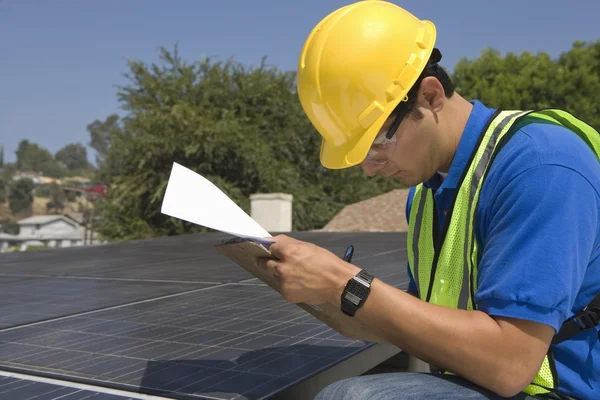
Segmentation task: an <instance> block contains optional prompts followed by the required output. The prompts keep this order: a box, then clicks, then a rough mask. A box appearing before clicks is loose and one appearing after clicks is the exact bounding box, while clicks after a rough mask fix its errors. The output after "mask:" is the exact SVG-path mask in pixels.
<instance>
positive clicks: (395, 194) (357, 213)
mask: <svg viewBox="0 0 600 400" xmlns="http://www.w3.org/2000/svg"><path fill="white" fill-rule="evenodd" d="M407 196H408V190H407V189H396V190H392V191H391V192H388V193H385V194H382V195H379V196H375V197H373V198H370V199H367V200H363V201H361V202H358V203H355V204H350V205H348V206H346V207H344V208H343V209H342V211H340V212H339V213H338V214H337V215H336V216H335V217H334V218H333V219H332V220H331V221H329V223H328V224H327V225H325V227H323V229H320V230H321V231H327V232H335V231H339V232H378V231H398V232H406V231H407V230H408V225H407V224H406V199H407Z"/></svg>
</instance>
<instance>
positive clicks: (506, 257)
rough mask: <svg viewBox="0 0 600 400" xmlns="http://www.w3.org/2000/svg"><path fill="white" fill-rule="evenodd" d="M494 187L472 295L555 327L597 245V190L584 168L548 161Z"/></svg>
mask: <svg viewBox="0 0 600 400" xmlns="http://www.w3.org/2000/svg"><path fill="white" fill-rule="evenodd" d="M492 187H493V189H490V192H489V194H488V195H487V196H486V201H487V202H489V205H483V206H482V207H484V208H485V211H483V213H482V221H483V222H481V225H480V231H481V242H482V243H483V246H482V248H483V251H482V252H481V253H480V254H481V258H480V262H479V266H478V279H477V282H478V288H477V292H476V295H475V303H476V305H477V307H478V309H479V310H481V311H483V312H486V313H488V314H490V315H495V316H503V317H513V318H521V319H526V320H531V321H536V322H540V323H544V324H547V325H550V326H552V327H553V328H554V329H555V330H558V329H559V327H560V325H561V324H562V323H563V321H564V320H565V319H566V318H567V317H568V316H569V315H570V312H571V309H572V307H573V303H574V299H575V297H576V296H577V293H578V291H579V288H580V286H581V284H582V280H583V276H584V274H585V272H586V269H587V266H588V263H589V261H590V256H591V254H592V251H593V248H594V245H595V241H596V237H597V227H598V207H599V204H600V202H599V198H598V193H597V191H596V190H595V188H594V187H593V186H592V185H591V184H590V182H589V181H588V180H587V179H586V178H585V177H584V176H582V175H581V174H580V173H579V172H577V171H575V170H573V169H571V168H569V167H565V166H560V165H549V164H543V165H536V166H534V167H532V168H529V169H527V170H526V171H524V172H522V173H520V174H519V175H517V176H515V177H513V178H512V179H511V180H510V182H509V183H507V184H506V185H493V186H492ZM482 200H484V199H483V192H482Z"/></svg>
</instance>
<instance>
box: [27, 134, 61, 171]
mask: <svg viewBox="0 0 600 400" xmlns="http://www.w3.org/2000/svg"><path fill="white" fill-rule="evenodd" d="M16 154H17V169H19V170H21V171H33V172H41V173H42V174H44V175H46V176H50V177H53V178H60V177H62V176H63V175H64V168H63V167H62V166H61V165H60V164H59V163H58V162H57V161H56V160H55V159H54V157H52V154H51V153H50V152H49V151H48V150H47V149H44V148H42V147H40V146H38V145H37V144H35V143H29V141H28V140H21V142H19V147H18V148H17V151H16Z"/></svg>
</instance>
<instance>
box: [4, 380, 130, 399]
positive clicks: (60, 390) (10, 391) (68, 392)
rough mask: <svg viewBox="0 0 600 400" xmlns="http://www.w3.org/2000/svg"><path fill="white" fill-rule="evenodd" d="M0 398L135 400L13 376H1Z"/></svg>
mask: <svg viewBox="0 0 600 400" xmlns="http://www.w3.org/2000/svg"><path fill="white" fill-rule="evenodd" d="M0 398H3V399H10V400H19V399H31V400H80V399H81V400H82V399H86V400H133V399H132V398H131V397H129V396H127V397H123V396H119V395H116V394H111V393H101V392H97V391H94V390H85V389H80V388H77V387H68V386H62V385H60V384H54V383H46V382H38V381H33V380H29V379H22V378H15V377H11V376H0Z"/></svg>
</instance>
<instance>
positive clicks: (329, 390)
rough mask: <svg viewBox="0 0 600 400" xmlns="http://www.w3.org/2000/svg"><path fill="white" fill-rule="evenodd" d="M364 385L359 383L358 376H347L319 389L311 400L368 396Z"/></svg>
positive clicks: (346, 399)
mask: <svg viewBox="0 0 600 400" xmlns="http://www.w3.org/2000/svg"><path fill="white" fill-rule="evenodd" d="M365 389H366V388H365V385H362V384H361V383H360V378H358V377H357V378H347V379H342V380H340V381H337V382H334V383H332V384H330V385H329V386H326V387H325V388H323V390H321V391H320V392H319V393H318V394H317V396H316V397H315V398H314V399H313V400H358V399H365V398H368V397H365V396H366V393H363V391H364V390H365Z"/></svg>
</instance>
